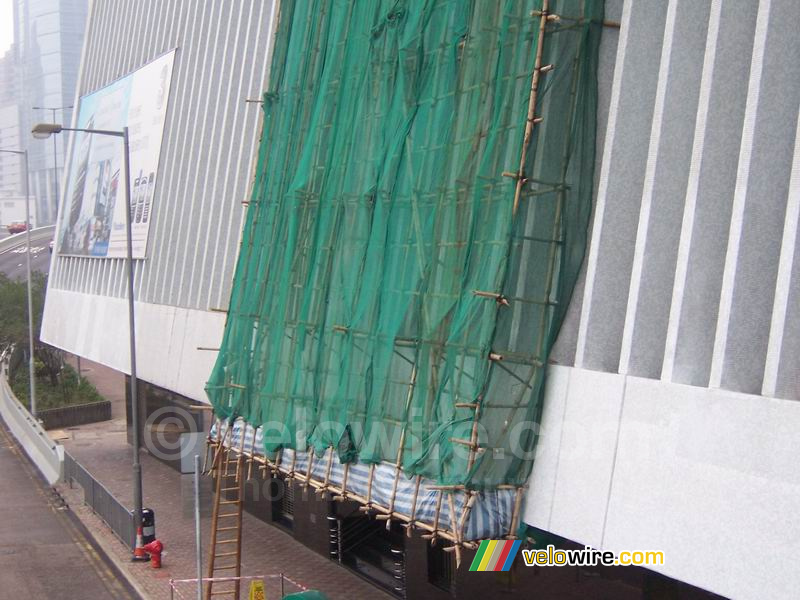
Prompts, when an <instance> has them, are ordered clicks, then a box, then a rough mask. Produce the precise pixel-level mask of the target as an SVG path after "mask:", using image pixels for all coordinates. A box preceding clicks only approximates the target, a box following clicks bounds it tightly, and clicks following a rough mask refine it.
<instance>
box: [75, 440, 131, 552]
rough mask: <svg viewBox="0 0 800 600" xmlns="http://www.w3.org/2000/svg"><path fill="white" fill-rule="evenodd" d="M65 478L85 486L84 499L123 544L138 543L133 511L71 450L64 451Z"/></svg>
mask: <svg viewBox="0 0 800 600" xmlns="http://www.w3.org/2000/svg"><path fill="white" fill-rule="evenodd" d="M64 480H65V481H66V482H67V483H69V484H70V486H71V485H72V484H73V483H77V484H78V485H80V486H81V487H82V488H83V501H84V503H85V504H86V505H87V506H89V508H91V509H92V510H93V511H94V513H95V514H96V515H97V516H98V517H100V518H101V519H102V520H103V521H105V523H106V525H108V526H109V527H110V528H111V531H113V532H114V535H116V536H117V537H118V538H119V539H120V541H122V543H123V544H127V545H128V547H130V548H133V547H134V544H135V543H136V528H135V527H134V524H133V521H134V518H133V513H132V512H131V511H130V510H128V509H127V508H126V507H125V505H123V504H122V503H121V502H120V501H119V500H117V499H116V498H115V497H114V494H112V493H111V492H109V491H108V489H107V488H106V487H105V486H104V485H103V484H102V483H100V482H99V481H97V479H95V478H94V477H93V476H92V474H91V473H89V471H87V470H86V468H85V467H84V466H83V465H82V464H80V463H79V462H78V461H77V460H75V459H74V458H73V457H72V456H71V455H70V454H69V452H65V453H64Z"/></svg>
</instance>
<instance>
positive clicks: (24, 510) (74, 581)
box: [0, 421, 139, 600]
mask: <svg viewBox="0 0 800 600" xmlns="http://www.w3.org/2000/svg"><path fill="white" fill-rule="evenodd" d="M0 477H2V480H3V484H2V485H0V506H2V508H3V511H2V512H3V523H2V525H0V600H12V599H13V600H21V599H23V598H47V599H48V600H76V599H78V598H92V599H94V598H115V599H121V600H138V598H139V596H138V595H137V594H136V593H135V592H134V591H133V590H131V589H130V588H129V586H128V585H127V583H126V582H125V580H124V579H123V578H122V577H121V576H120V575H119V572H118V571H116V570H115V568H114V567H113V566H112V565H111V563H110V562H109V560H108V558H107V557H106V556H105V554H103V552H102V551H101V550H100V549H99V548H98V547H97V546H96V545H95V544H94V543H93V542H92V541H91V540H90V538H89V537H88V534H87V533H86V530H85V529H84V528H83V526H82V525H81V524H80V522H79V521H78V520H77V518H76V517H75V516H74V515H73V514H72V512H71V511H70V510H69V508H68V507H66V506H65V505H64V504H63V501H61V499H60V497H59V496H58V495H57V494H56V493H55V492H54V491H53V490H52V489H51V488H49V487H47V484H46V483H45V482H44V481H43V480H42V479H41V477H40V476H39V473H38V472H37V471H36V469H35V467H34V466H33V465H32V464H31V463H30V462H29V461H28V459H27V457H26V456H25V455H24V454H23V453H22V451H21V450H20V449H19V446H18V445H17V444H16V442H15V441H14V439H13V437H12V435H11V434H10V433H9V432H8V430H7V429H6V428H5V425H3V424H2V421H0Z"/></svg>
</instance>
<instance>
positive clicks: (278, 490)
mask: <svg viewBox="0 0 800 600" xmlns="http://www.w3.org/2000/svg"><path fill="white" fill-rule="evenodd" d="M270 485H271V486H272V490H271V492H272V498H273V500H272V520H273V521H274V522H275V523H277V524H278V525H283V526H284V527H286V528H287V529H293V528H294V485H292V482H291V481H286V480H285V479H283V478H282V477H275V478H273V479H272V480H271V481H270Z"/></svg>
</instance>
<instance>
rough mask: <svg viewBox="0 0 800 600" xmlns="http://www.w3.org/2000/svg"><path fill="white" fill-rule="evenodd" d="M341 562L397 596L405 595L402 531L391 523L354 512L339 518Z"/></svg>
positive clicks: (403, 535) (403, 596)
mask: <svg viewBox="0 0 800 600" xmlns="http://www.w3.org/2000/svg"><path fill="white" fill-rule="evenodd" d="M339 535H340V540H341V545H340V547H341V562H342V564H343V565H345V566H346V567H349V568H350V569H352V570H354V571H355V572H356V573H358V574H359V575H361V576H362V577H364V578H365V579H367V580H369V581H370V582H372V583H373V584H375V585H377V586H379V587H381V588H383V589H384V590H386V591H387V592H389V593H390V594H393V595H394V596H397V597H398V598H405V589H406V576H405V533H404V531H403V529H402V527H401V526H400V525H399V524H398V523H395V522H391V521H389V525H388V529H387V521H378V520H376V519H372V518H369V517H367V516H364V515H363V514H361V513H360V512H358V511H354V512H353V513H351V514H349V515H348V516H346V517H343V518H341V519H340V524H339Z"/></svg>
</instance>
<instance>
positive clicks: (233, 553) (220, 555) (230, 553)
mask: <svg viewBox="0 0 800 600" xmlns="http://www.w3.org/2000/svg"><path fill="white" fill-rule="evenodd" d="M237 554H239V553H238V552H223V553H222V554H215V555H214V558H223V557H225V556H236V555H237Z"/></svg>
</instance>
